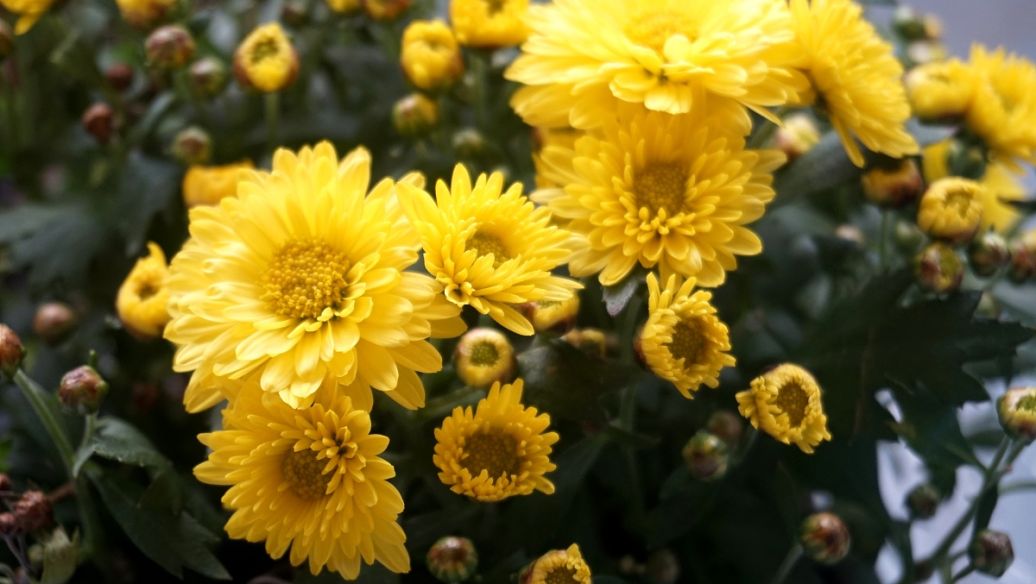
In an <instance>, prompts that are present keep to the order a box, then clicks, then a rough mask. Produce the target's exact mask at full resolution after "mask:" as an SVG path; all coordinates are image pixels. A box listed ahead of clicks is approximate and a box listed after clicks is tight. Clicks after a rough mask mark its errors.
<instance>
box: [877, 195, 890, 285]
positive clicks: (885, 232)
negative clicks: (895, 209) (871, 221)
mask: <svg viewBox="0 0 1036 584" xmlns="http://www.w3.org/2000/svg"><path fill="white" fill-rule="evenodd" d="M891 216H892V213H891V212H890V211H889V210H887V209H883V210H882V211H881V234H880V235H879V236H878V253H879V257H880V258H881V271H882V272H884V271H886V270H888V266H889V252H888V247H889V226H890V225H891V224H892V220H891Z"/></svg>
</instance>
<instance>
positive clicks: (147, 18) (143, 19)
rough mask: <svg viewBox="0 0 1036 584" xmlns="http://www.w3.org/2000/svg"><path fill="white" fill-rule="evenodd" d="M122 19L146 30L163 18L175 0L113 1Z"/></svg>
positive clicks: (174, 4)
mask: <svg viewBox="0 0 1036 584" xmlns="http://www.w3.org/2000/svg"><path fill="white" fill-rule="evenodd" d="M115 3H116V4H117V5H118V6H119V13H120V14H122V19H123V20H125V21H126V22H128V23H129V24H130V25H132V26H136V27H139V28H148V27H151V26H152V25H154V24H156V23H158V22H159V21H160V20H162V19H163V18H165V16H166V14H167V13H168V12H169V11H170V10H172V9H173V7H175V6H176V0H115Z"/></svg>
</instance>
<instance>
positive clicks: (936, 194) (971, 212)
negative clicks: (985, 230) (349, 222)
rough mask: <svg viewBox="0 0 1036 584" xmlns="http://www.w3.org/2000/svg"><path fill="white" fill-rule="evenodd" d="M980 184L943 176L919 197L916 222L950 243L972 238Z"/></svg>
mask: <svg viewBox="0 0 1036 584" xmlns="http://www.w3.org/2000/svg"><path fill="white" fill-rule="evenodd" d="M982 190H983V188H982V185H980V184H978V183H977V182H975V181H973V180H968V179H966V178H956V177H951V178H944V179H939V180H937V181H935V182H934V183H932V184H931V185H930V186H929V187H928V190H927V191H925V194H924V196H923V197H921V207H920V210H919V211H918V213H917V225H918V227H920V228H921V230H922V231H924V232H925V233H927V234H928V235H931V236H932V237H934V238H937V239H946V240H949V241H954V242H961V241H967V240H969V239H971V238H972V237H974V235H975V233H976V232H977V231H978V228H979V226H980V225H981V224H982V202H981V201H982V199H983V198H985V197H986V195H985V194H984V193H982Z"/></svg>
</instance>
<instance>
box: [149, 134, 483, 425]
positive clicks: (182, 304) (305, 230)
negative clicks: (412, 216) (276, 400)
mask: <svg viewBox="0 0 1036 584" xmlns="http://www.w3.org/2000/svg"><path fill="white" fill-rule="evenodd" d="M369 182H370V155H369V154H368V153H367V151H366V150H364V149H357V150H354V151H353V152H351V153H350V154H349V155H348V156H347V157H346V158H345V159H344V160H343V161H341V163H339V160H338V157H337V155H336V154H335V150H334V147H333V146H331V145H330V144H329V143H327V142H323V143H321V144H319V145H318V146H317V147H316V148H303V149H302V150H301V151H300V152H299V153H298V154H295V153H292V152H289V151H288V150H283V149H282V150H278V151H277V152H276V153H275V154H274V158H273V171H272V172H268V173H267V172H252V173H250V175H249V176H248V177H247V178H246V179H245V180H242V181H241V182H240V183H239V184H238V194H237V196H236V197H228V198H225V199H223V200H222V201H220V204H219V205H218V206H215V207H195V208H194V209H191V215H190V217H191V222H190V232H191V239H189V240H188V241H187V243H185V244H184V246H183V249H182V250H181V251H180V253H179V254H177V255H176V257H175V258H173V262H172V266H171V267H170V277H169V282H168V287H169V290H170V294H171V298H170V312H171V314H172V315H173V320H172V322H170V324H169V326H168V327H167V329H166V338H168V339H169V340H171V341H173V342H174V343H176V344H177V345H179V347H178V349H177V352H176V357H175V359H174V361H173V367H174V369H176V370H177V371H193V370H198V371H196V373H195V375H194V376H192V380H191V385H192V386H193V385H195V384H196V383H200V382H201V380H202V378H203V377H205V375H206V374H207V373H211V374H214V375H216V376H220V377H229V378H233V379H240V378H243V377H244V376H246V375H248V374H250V373H254V374H257V375H259V376H260V385H261V386H262V388H263V389H264V390H266V391H270V392H279V393H280V395H281V397H282V398H283V399H284V400H285V401H286V402H288V403H289V404H291V405H293V406H304V405H306V404H307V402H308V401H309V400H310V399H311V396H312V395H313V394H314V392H316V390H317V388H318V387H320V385H321V383H323V382H324V381H325V380H333V381H336V382H337V383H339V384H340V385H345V386H352V385H354V384H361V385H362V386H363V387H364V388H368V387H374V388H376V389H379V390H382V391H386V392H388V393H389V396H390V397H391V398H392V399H394V400H396V401H397V402H399V403H400V404H402V405H403V406H405V407H408V408H416V407H420V406H422V405H423V404H424V387H423V386H422V385H421V380H420V379H419V378H418V376H417V373H416V372H415V371H421V372H431V371H438V370H439V369H440V368H441V367H442V358H441V357H440V356H439V353H438V351H436V350H435V348H434V347H432V345H431V344H429V343H428V342H427V341H426V339H427V338H428V337H429V336H433V337H441V336H455V335H458V334H460V333H461V332H463V330H464V325H463V322H462V321H461V320H460V318H459V316H458V313H459V310H458V309H457V308H456V307H454V306H452V305H451V304H449V303H448V302H446V301H444V300H443V299H442V296H441V295H440V294H439V287H438V286H437V285H436V284H435V281H434V280H432V279H431V278H429V277H428V276H425V275H422V274H418V273H416V272H412V271H405V270H406V269H407V268H409V267H410V266H411V265H413V264H414V263H415V262H416V261H417V259H418V250H419V244H418V240H417V237H416V235H415V234H414V232H413V230H412V229H410V228H409V226H408V224H407V222H406V219H405V218H404V217H403V215H402V213H401V212H400V211H399V207H398V205H397V203H396V200H395V196H394V195H393V191H394V190H395V186H396V185H395V184H394V183H393V181H392V180H390V179H385V180H383V181H381V182H379V183H378V184H377V185H376V186H375V187H374V188H373V190H372V191H371V193H370V195H369V196H368V195H367V188H368V184H369ZM403 183H406V184H411V185H413V186H414V187H415V188H417V187H419V186H420V185H421V184H422V183H423V181H422V179H421V178H420V176H418V175H408V176H407V177H404V178H403ZM357 399H360V401H361V402H365V403H363V405H364V406H365V405H368V404H369V403H370V396H369V392H368V395H367V396H366V398H362V399H361V398H357Z"/></svg>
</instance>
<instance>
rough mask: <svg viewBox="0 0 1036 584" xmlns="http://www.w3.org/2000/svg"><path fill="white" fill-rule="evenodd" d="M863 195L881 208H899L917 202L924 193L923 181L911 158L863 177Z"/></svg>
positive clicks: (879, 168)
mask: <svg viewBox="0 0 1036 584" xmlns="http://www.w3.org/2000/svg"><path fill="white" fill-rule="evenodd" d="M862 182H863V194H864V195H865V196H866V197H867V200H869V201H870V202H872V203H874V204H875V205H880V206H882V207H892V208H899V207H903V206H905V205H909V204H910V203H913V202H914V201H916V200H917V198H918V197H920V196H921V193H923V192H924V180H923V179H922V178H921V171H920V170H919V169H918V168H917V163H916V162H914V161H913V159H911V158H904V159H903V160H897V161H894V162H892V163H891V164H890V165H889V166H887V167H878V168H874V169H871V170H869V171H867V173H866V174H864V175H863V179H862Z"/></svg>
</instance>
